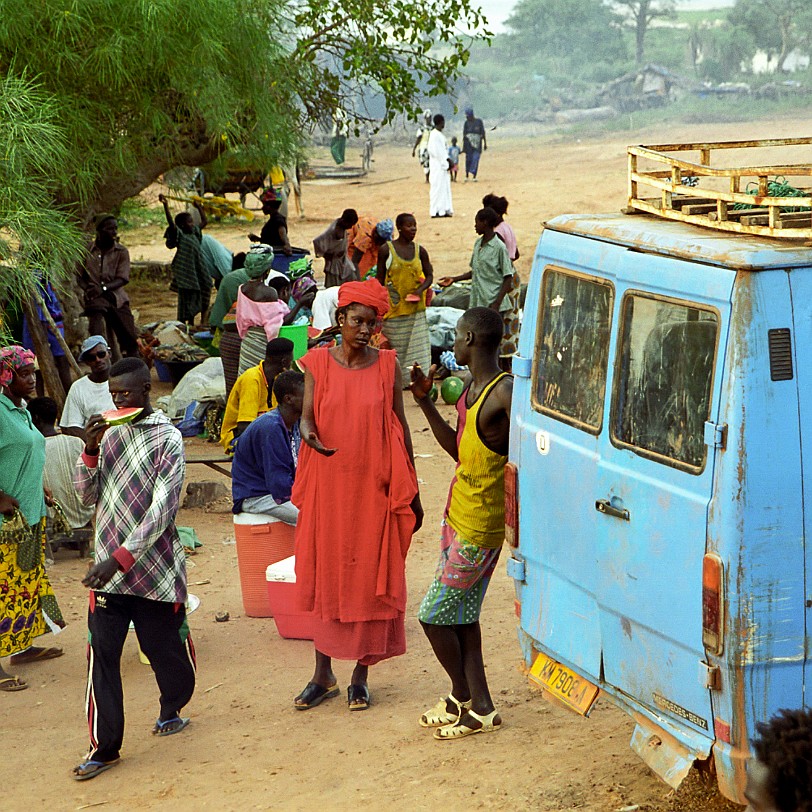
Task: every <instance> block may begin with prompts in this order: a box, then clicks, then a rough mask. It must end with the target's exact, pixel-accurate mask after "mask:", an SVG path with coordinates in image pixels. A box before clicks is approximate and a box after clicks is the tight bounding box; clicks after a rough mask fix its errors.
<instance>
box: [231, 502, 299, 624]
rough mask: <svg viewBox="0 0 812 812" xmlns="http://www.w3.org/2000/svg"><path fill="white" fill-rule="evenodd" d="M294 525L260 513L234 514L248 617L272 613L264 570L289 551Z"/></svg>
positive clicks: (244, 604)
mask: <svg viewBox="0 0 812 812" xmlns="http://www.w3.org/2000/svg"><path fill="white" fill-rule="evenodd" d="M295 530H296V528H295V527H293V526H292V525H289V524H285V522H282V521H279V519H274V518H273V517H271V516H267V515H264V514H260V513H238V514H237V515H236V516H234V536H235V538H236V540H237V563H238V566H239V570H240V587H241V589H242V605H243V608H244V609H245V614H246V615H248V616H249V617H272V612H271V606H270V604H269V603H268V586H267V583H266V580H265V571H266V569H267V568H268V565H269V564H274V563H276V562H277V561H281V560H282V559H283V558H288V557H289V556H292V555H293V546H294V542H293V538H294V533H295Z"/></svg>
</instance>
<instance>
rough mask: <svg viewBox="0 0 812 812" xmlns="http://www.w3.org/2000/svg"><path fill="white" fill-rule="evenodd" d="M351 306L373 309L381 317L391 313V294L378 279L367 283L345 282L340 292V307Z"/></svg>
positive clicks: (369, 280)
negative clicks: (359, 305) (358, 305)
mask: <svg viewBox="0 0 812 812" xmlns="http://www.w3.org/2000/svg"><path fill="white" fill-rule="evenodd" d="M351 304H361V305H366V307H371V308H372V309H373V310H374V311H375V312H376V313H377V314H378V316H379V317H381V316H385V315H386V314H387V313H388V312H389V294H388V293H387V292H386V288H385V287H384V286H383V285H382V284H381V283H380V282H379V281H378V280H377V279H368V280H367V281H366V282H345V283H344V284H343V285H342V286H341V288H340V289H339V291H338V306H339V307H347V306H348V305H351Z"/></svg>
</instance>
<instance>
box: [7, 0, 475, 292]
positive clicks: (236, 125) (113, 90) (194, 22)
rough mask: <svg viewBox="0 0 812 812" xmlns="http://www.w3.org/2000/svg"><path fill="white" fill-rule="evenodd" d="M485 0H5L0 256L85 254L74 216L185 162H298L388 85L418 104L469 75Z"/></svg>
mask: <svg viewBox="0 0 812 812" xmlns="http://www.w3.org/2000/svg"><path fill="white" fill-rule="evenodd" d="M473 1H474V0H457V2H455V3H448V2H446V0H424V2H421V3H420V4H414V3H412V2H411V1H410V0H391V1H390V2H383V0H342V2H341V4H337V3H334V2H332V0H329V1H328V0H194V2H189V0H28V2H20V0H0V82H2V84H0V146H2V151H0V155H3V156H5V157H4V159H3V160H4V163H3V164H2V165H0V195H2V197H0V235H2V236H0V262H3V263H8V262H11V261H12V260H13V262H14V263H15V264H16V265H17V266H18V267H22V266H21V265H20V264H19V263H20V262H23V255H22V254H21V253H20V250H19V246H20V245H24V246H28V245H35V246H37V248H38V250H39V251H40V252H41V253H42V254H43V255H44V257H45V261H46V262H47V263H50V264H60V263H62V264H70V263H71V262H72V258H73V257H75V255H76V249H77V246H78V245H79V242H80V238H79V232H78V231H76V230H73V231H72V230H71V228H70V224H69V221H68V220H67V217H66V215H67V214H70V215H71V216H72V217H73V219H74V222H75V223H77V224H79V225H85V226H86V225H87V224H89V223H90V222H91V221H92V218H93V215H94V214H95V213H98V212H100V211H111V210H116V209H118V208H119V207H120V206H121V204H122V202H123V201H124V200H126V199H128V198H130V197H132V196H134V195H136V194H137V193H138V192H140V191H141V190H142V189H144V188H145V187H147V186H148V185H149V184H150V183H152V182H153V181H154V180H155V179H156V178H157V177H158V176H159V175H161V174H162V173H164V172H166V171H168V170H170V169H172V168H173V167H177V166H181V165H187V166H197V165H202V164H206V163H208V162H210V161H212V160H213V159H215V158H217V157H218V156H219V155H221V154H223V153H224V152H230V151H233V152H235V153H238V154H239V156H240V160H245V161H247V162H256V163H258V164H259V165H260V166H270V165H272V164H277V163H282V162H285V159H289V158H292V157H294V156H295V155H296V154H297V153H298V152H299V151H300V149H301V145H302V143H303V142H304V141H305V140H306V139H307V136H308V134H309V133H310V132H312V130H313V128H314V127H315V126H317V124H318V122H319V120H325V119H326V120H329V119H331V118H332V116H333V115H334V114H335V113H336V111H337V110H338V109H343V110H344V111H345V112H346V113H347V114H348V118H349V120H350V122H356V123H357V122H358V121H363V120H365V119H371V118H372V116H371V114H370V113H369V112H368V111H367V109H366V107H365V102H366V100H368V99H371V98H372V97H373V96H375V101H376V102H377V109H378V113H377V119H379V120H382V121H383V122H389V121H391V120H392V119H393V118H394V117H395V116H396V115H397V114H399V113H401V112H408V113H412V112H413V111H414V109H415V108H416V107H417V102H418V100H419V99H418V97H422V96H425V95H429V96H431V95H435V94H442V93H446V92H447V91H448V90H449V89H450V88H451V87H452V86H453V85H454V82H455V81H456V79H457V77H458V75H459V73H460V71H461V69H462V68H463V66H464V65H465V63H466V61H467V59H468V47H469V45H470V44H471V42H472V41H473V40H474V36H473V35H472V34H470V33H466V32H474V31H478V32H479V34H478V36H480V37H485V38H487V37H488V36H489V35H488V33H487V31H486V30H485V20H484V18H483V16H482V14H481V12H480V11H479V9H478V8H477V7H475V6H474V5H473V4H472V3H473ZM66 134H69V139H66V138H65V135H66ZM54 201H56V208H55V205H54ZM6 276H10V275H8V274H6ZM20 280H24V274H23V275H19V274H17V275H15V276H14V280H13V281H12V282H9V281H8V280H6V281H3V282H2V283H0V284H3V285H5V286H6V287H8V286H9V285H17V286H18V287H19V284H22V283H21V282H20Z"/></svg>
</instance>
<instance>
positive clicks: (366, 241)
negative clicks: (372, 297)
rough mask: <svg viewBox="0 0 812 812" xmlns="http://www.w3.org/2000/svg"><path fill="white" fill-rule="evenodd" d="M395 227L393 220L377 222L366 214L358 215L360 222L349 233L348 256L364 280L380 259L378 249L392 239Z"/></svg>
mask: <svg viewBox="0 0 812 812" xmlns="http://www.w3.org/2000/svg"><path fill="white" fill-rule="evenodd" d="M394 230H395V227H394V226H393V225H392V221H391V220H388V219H387V220H378V221H377V222H376V221H375V220H374V219H373V218H372V217H368V216H367V215H365V214H362V215H360V216H359V217H358V222H357V223H356V224H355V225H354V226H353V227H352V228H351V229H350V232H349V234H348V235H347V256H348V257H349V258H350V259H351V260H352V264H353V265H354V266H355V269H356V271H358V278H359V279H361V280H364V279H366V278H367V274H368V273H369V271H370V270H372V268H374V267H375V263H376V262H377V261H378V251H379V249H380V247H381V246H382V245H386V243H387V241H388V240H391V239H392V234H393V233H394Z"/></svg>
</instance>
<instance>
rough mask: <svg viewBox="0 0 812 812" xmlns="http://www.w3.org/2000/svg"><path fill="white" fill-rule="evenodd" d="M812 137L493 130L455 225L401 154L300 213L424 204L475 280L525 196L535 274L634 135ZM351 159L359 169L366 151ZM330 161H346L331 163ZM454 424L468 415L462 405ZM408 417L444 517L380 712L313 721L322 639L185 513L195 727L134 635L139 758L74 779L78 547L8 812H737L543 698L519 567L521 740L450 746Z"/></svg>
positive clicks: (152, 313) (449, 255)
mask: <svg viewBox="0 0 812 812" xmlns="http://www.w3.org/2000/svg"><path fill="white" fill-rule="evenodd" d="M808 125H809V122H808V121H790V120H787V121H779V122H777V123H771V124H770V123H756V124H754V125H752V126H746V127H743V126H742V125H724V126H704V127H700V126H692V127H685V128H682V129H679V130H678V131H675V128H671V129H670V130H669V131H667V132H665V131H648V132H644V133H642V132H633V133H627V134H621V135H618V136H613V137H611V138H606V137H604V138H602V139H600V140H583V141H576V142H574V143H573V142H571V141H569V140H560V139H559V140H557V141H556V140H546V141H540V140H536V141H530V140H516V139H511V140H507V139H504V140H502V139H500V137H499V131H498V130H497V131H496V132H492V133H490V134H489V142H490V144H491V149H490V150H488V152H487V153H485V155H484V158H483V160H482V167H481V174H480V180H479V182H478V183H468V184H465V183H461V182H460V183H457V184H456V185H455V186H454V206H455V212H456V214H455V217H454V218H453V219H449V220H430V219H429V218H428V187H427V186H426V185H424V184H423V182H422V176H421V173H420V170H419V167H418V166H417V163H416V161H413V160H412V159H411V158H410V156H409V149H408V147H405V148H396V147H386V148H381V149H379V150H377V152H376V156H375V158H376V160H375V164H374V167H375V169H374V171H373V172H372V173H371V174H370V175H369V176H368V177H367V178H365V179H364V180H362V181H361V182H355V183H353V182H346V181H345V182H340V183H335V182H327V181H316V182H308V183H306V184H305V189H304V204H305V211H306V213H307V219H305V220H298V219H297V218H296V217H295V216H291V218H290V227H291V229H290V230H291V237H292V242H293V243H294V244H298V245H309V243H310V241H311V240H312V238H313V236H315V235H316V234H317V233H319V232H320V231H321V230H323V228H324V226H325V225H326V224H327V222H329V220H331V219H332V218H334V217H335V216H337V214H338V213H340V211H341V210H342V209H343V208H344V207H347V206H353V207H355V208H357V209H358V210H359V211H361V212H366V213H369V214H372V215H375V216H378V217H385V216H388V217H392V218H394V216H395V215H396V214H397V213H398V212H399V211H402V210H406V211H412V212H414V213H415V215H416V216H417V219H418V223H419V227H420V231H419V233H418V240H419V242H421V243H422V244H424V245H425V247H426V248H427V249H428V251H429V253H430V255H431V257H432V260H433V262H434V267H435V273H436V275H438V276H439V275H445V274H449V273H459V272H461V271H463V270H464V269H465V268H466V265H467V261H468V257H469V256H470V249H471V246H472V244H473V241H474V237H475V235H474V232H473V219H474V214H475V212H476V210H477V209H478V208H479V207H480V200H481V198H482V196H483V195H484V194H485V193H487V192H490V191H493V192H496V193H498V194H503V195H505V196H507V197H508V199H509V200H510V203H511V206H510V212H509V215H510V218H509V219H510V222H511V223H512V224H513V226H514V228H515V230H516V232H517V234H518V237H519V246H520V250H521V254H522V257H523V258H522V259H521V260H520V262H519V268H520V270H521V272H522V274H523V275H524V276H525V277H526V276H527V273H528V271H529V266H530V257H531V256H532V254H533V250H534V248H535V244H536V241H537V239H538V236H539V233H540V230H541V225H542V223H543V221H544V220H545V219H547V218H549V217H551V216H552V215H554V214H556V213H561V212H573V211H587V210H589V211H602V210H617V209H619V208H620V207H621V206H622V205H623V203H624V192H625V153H624V148H625V145H626V144H627V143H656V142H658V141H665V140H667V141H680V140H689V139H690V140H722V139H733V138H739V137H742V136H744V135H746V136H748V137H753V138H755V137H769V136H772V137H778V136H782V135H785V136H790V135H797V134H800V133H803V132H804V131H806V130H808ZM453 134H454V133H453V131H452V132H451V133H449V135H453ZM348 157H349V159H350V162H353V161H354V162H356V163H357V162H358V159H357V157H356V156H355V155H354V153H353V152H349V154H348ZM314 162H315V163H319V162H326V156H321V157H319V156H317V157H316V159H315V161H314ZM249 230H256V227H255V226H252V227H250V228H249V227H247V226H241V225H236V224H230V225H215V226H213V228H212V233H214V234H215V235H216V236H217V237H218V238H220V239H222V240H223V242H225V243H226V244H227V245H228V246H229V247H231V248H233V249H235V250H236V249H238V248H245V247H246V246H247V240H246V239H245V236H244V235H245V234H247V232H248V231H249ZM160 232H161V230H159V229H155V231H154V232H149V231H147V230H140V231H139V232H136V233H130V234H125V235H124V240H125V243H126V244H128V245H129V246H130V248H131V251H132V253H133V256H134V258H149V259H161V258H165V257H167V255H168V252H167V251H165V249H164V248H163V245H162V241H161V239H160V237H161V233H160ZM319 264H320V263H319ZM131 296H132V299H133V304H134V306H135V307H137V308H138V310H139V311H140V314H141V320H142V321H143V322H146V321H149V320H151V319H154V318H168V317H171V316H172V315H173V312H174V306H175V305H174V297H173V296H172V295H171V294H169V293H168V292H167V291H165V290H164V288H163V287H162V286H160V285H157V284H152V285H149V286H141V287H140V288H139V286H137V285H131ZM157 391H158V393H161V392H162V391H165V387H157ZM448 415H449V419H451V409H450V408H448ZM408 418H409V421H410V425H411V430H412V434H413V438H414V444H415V451H416V453H417V454H418V455H420V456H419V457H418V460H417V467H418V475H419V477H420V480H421V488H422V492H423V502H424V506H425V508H426V523H425V526H424V528H423V529H422V530H421V531H420V532H419V533H418V534H417V536H416V537H415V539H414V542H413V545H412V550H411V552H410V556H409V561H408V580H409V587H410V600H409V612H408V621H407V631H408V639H409V652H408V653H407V654H406V655H405V656H403V657H400V658H397V659H395V660H391V661H388V662H385V663H383V664H381V665H379V666H377V667H375V668H374V669H372V671H371V677H370V687H371V690H372V694H373V702H374V704H373V706H372V708H371V709H370V710H369V711H368V712H366V713H349V712H348V711H347V706H346V702H345V700H344V699H343V697H342V698H339V699H335V700H332V701H330V702H327V703H325V704H323V705H322V706H320V707H318V708H316V709H314V710H311V711H308V712H304V713H302V712H297V711H295V710H294V709H293V707H292V699H293V697H294V696H295V694H297V693H298V692H299V690H301V688H302V687H303V686H304V685H305V683H306V682H307V680H308V678H309V676H310V673H311V669H312V660H313V654H312V648H311V645H310V644H308V643H306V642H294V641H286V640H283V639H281V638H280V637H279V636H278V634H277V632H276V628H275V626H274V622H273V620H261V619H252V618H248V617H245V616H244V615H243V611H242V606H241V599H240V591H239V580H238V571H237V560H236V551H235V546H234V543H233V535H232V530H231V516H230V513H229V512H228V510H229V508H228V505H227V504H221V505H215V506H214V508H215V509H214V510H212V511H210V512H205V511H203V510H199V509H198V510H181V511H180V515H179V517H178V522H179V524H182V525H191V526H193V527H194V528H195V529H196V530H197V533H198V535H199V537H200V538H201V540H202V541H203V543H204V546H203V547H202V548H201V550H200V551H199V553H198V554H197V555H196V556H194V557H193V558H191V559H190V562H189V563H190V566H189V583H190V589H191V591H192V592H194V593H195V594H197V595H198V596H199V597H200V599H201V606H200V609H199V610H198V611H197V612H196V613H195V614H193V615H192V616H191V626H192V631H193V635H194V639H195V644H196V647H197V652H198V662H199V670H198V690H197V693H196V695H195V696H194V698H193V699H192V702H191V704H190V705H189V707H188V708H187V713H188V715H190V716H191V718H192V724H191V726H190V727H189V729H188V730H187V731H186V732H184V733H183V734H182V735H179V736H175V737H170V738H168V739H156V738H154V737H152V736H151V735H150V732H149V731H150V728H151V726H152V723H153V721H154V719H155V716H156V715H157V689H156V687H155V683H154V680H153V677H152V673H151V671H150V669H149V667H147V666H145V665H142V664H141V663H140V662H139V659H138V656H137V650H136V646H135V642H134V640H133V641H129V642H128V644H127V646H126V648H125V651H124V657H123V660H122V670H123V674H124V681H125V697H126V709H127V732H126V737H125V743H124V750H123V759H122V762H121V764H120V765H119V766H117V767H116V768H115V769H114V770H112V771H110V772H108V773H106V774H105V775H103V776H100V777H99V778H98V779H96V780H93V781H91V782H87V783H76V782H73V781H72V780H71V779H70V777H69V772H70V768H71V767H72V766H73V765H74V764H76V763H78V761H79V760H80V756H81V755H82V754H83V753H84V751H85V749H86V746H87V731H86V724H85V720H84V712H83V692H84V683H85V668H86V660H85V642H86V634H87V632H86V625H85V612H86V600H87V593H86V590H84V589H83V588H82V587H81V585H80V579H81V576H82V573H83V570H84V567H85V564H84V562H82V561H80V560H78V558H77V555H76V553H73V552H70V551H60V552H59V553H58V554H57V561H56V563H55V564H54V566H53V567H52V568H51V578H52V582H53V585H54V588H55V590H56V593H57V596H58V597H59V599H60V601H61V604H62V607H63V610H64V611H65V614H66V617H67V620H68V621H69V625H68V627H67V629H66V630H65V631H64V632H63V633H62V635H61V636H60V638H59V640H58V641H57V642H58V643H59V644H60V645H62V646H63V647H64V649H65V656H64V657H62V658H61V659H58V660H52V661H48V662H44V663H40V664H36V665H28V666H23V667H20V668H19V669H16V671H17V672H18V673H19V674H20V675H21V676H23V677H25V678H26V679H27V680H29V682H30V685H31V687H30V690H27V691H23V692H20V693H16V694H2V698H0V702H2V705H3V708H4V712H3V713H2V718H1V719H0V737H1V739H2V742H3V749H4V752H5V756H4V757H3V758H2V760H0V786H2V787H3V805H4V807H5V808H7V809H10V810H22V809H31V808H34V809H36V808H42V809H46V808H47V809H59V810H63V809H64V810H73V809H88V808H96V807H99V808H102V809H105V810H125V809H159V808H160V809H164V808H165V809H170V808H171V809H181V810H186V809H217V810H243V809H297V810H308V809H314V808H318V807H320V808H327V809H350V808H363V807H366V808H372V809H394V808H401V809H436V808H441V807H442V808H445V809H449V810H462V809H469V808H483V809H521V808H535V809H540V810H558V811H561V812H563V811H564V810H590V811H591V812H604V811H606V812H612V811H613V810H623V809H629V810H637V809H639V810H648V811H649V812H666V811H667V810H711V809H713V810H722V809H733V808H734V807H732V806H729V805H727V804H725V803H723V802H720V801H719V800H718V799H716V800H713V799H712V798H711V796H712V793H708V792H707V791H706V790H705V789H704V788H703V787H702V786H701V784H700V783H699V782H698V780H694V781H693V782H692V785H691V786H689V787H687V788H683V789H681V790H680V791H679V792H678V793H676V794H675V793H673V792H672V791H671V790H670V788H669V787H667V786H666V785H665V784H663V783H661V782H660V781H659V780H658V779H657V778H656V777H655V776H654V775H653V774H652V773H651V772H650V771H649V770H648V768H647V767H646V766H645V765H644V764H643V763H642V762H641V761H639V760H638V758H637V757H636V756H635V755H634V754H633V753H632V751H631V750H630V749H629V747H628V742H629V738H630V736H631V732H632V725H631V723H630V722H629V720H628V719H627V718H626V717H625V716H624V715H623V714H622V713H620V712H619V711H617V710H616V709H614V708H613V707H612V706H610V705H609V704H608V703H605V702H603V701H600V702H599V703H598V705H597V707H596V708H595V710H594V712H593V714H592V716H591V718H590V719H581V718H580V717H578V716H576V715H574V714H572V713H570V712H569V711H566V710H563V709H560V708H558V707H553V706H551V705H549V704H547V703H546V702H545V701H544V700H543V699H542V698H540V697H539V696H538V695H537V694H535V693H534V692H533V691H531V689H530V688H529V687H528V683H527V680H526V678H525V676H524V675H523V674H522V672H521V669H520V655H519V648H518V644H517V641H516V634H515V617H514V613H513V589H512V585H511V582H510V581H509V579H508V578H507V576H506V575H505V572H504V567H503V566H502V565H500V567H499V569H498V572H497V575H496V576H495V577H494V580H493V583H492V586H491V590H490V593H489V595H488V599H487V601H486V604H485V608H484V613H483V635H484V649H485V656H486V662H487V666H488V676H489V680H490V683H491V686H492V690H493V693H494V698H495V700H496V704H497V706H498V708H499V709H500V711H501V712H502V714H503V717H504V728H503V730H502V731H501V732H499V733H497V734H495V735H490V736H475V737H471V738H469V739H466V740H463V741H457V742H436V741H434V740H433V739H432V737H431V732H430V731H425V730H423V729H421V728H420V727H419V726H418V725H417V719H418V717H419V715H420V714H421V713H422V711H423V710H424V709H425V708H427V707H430V706H431V705H433V704H434V702H435V701H436V699H437V697H439V696H440V695H441V694H443V693H444V692H445V691H446V690H447V684H446V681H445V679H444V676H443V674H442V672H441V669H440V668H439V666H438V665H437V663H436V662H435V660H434V657H433V656H432V653H431V651H430V649H429V646H428V643H427V642H426V640H425V639H424V637H423V635H422V633H421V631H420V629H419V626H418V623H417V621H416V620H415V619H414V616H415V613H416V609H417V606H418V603H419V601H420V598H421V596H422V593H423V591H424V590H425V588H426V586H427V584H428V583H429V581H430V578H431V575H432V572H433V568H434V562H435V556H436V549H437V539H438V527H439V522H440V518H441V512H442V507H443V504H444V501H445V498H446V492H447V487H448V482H449V479H450V477H451V473H452V462H451V460H450V459H449V458H447V457H445V456H444V455H443V453H442V452H441V450H440V449H439V448H438V446H437V445H436V444H435V442H434V440H433V438H432V437H431V435H430V433H429V432H428V430H427V429H426V427H425V425H424V422H423V420H422V419H421V415H420V413H419V411H418V410H417V409H416V407H415V406H414V405H413V404H411V403H409V404H408ZM189 442H191V443H193V444H202V441H200V440H196V439H195V440H192V441H189ZM210 448H211V447H210ZM217 477H219V475H218V474H214V473H212V472H210V471H208V469H206V468H204V467H202V466H199V465H194V466H190V469H189V479H194V480H203V479H212V478H217ZM221 480H222V481H223V482H225V480H224V479H222V478H221ZM218 610H226V611H228V612H230V614H231V620H230V621H229V622H228V623H215V621H214V615H215V612H217V611H218ZM47 642H48V643H50V642H51V641H50V640H48V641H47ZM350 670H351V666H350V664H348V663H338V664H337V668H336V673H337V675H338V678H339V684H340V686H341V687H342V691H343V690H344V688H345V687H346V685H347V682H348V679H349V674H350ZM736 808H738V807H736Z"/></svg>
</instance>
